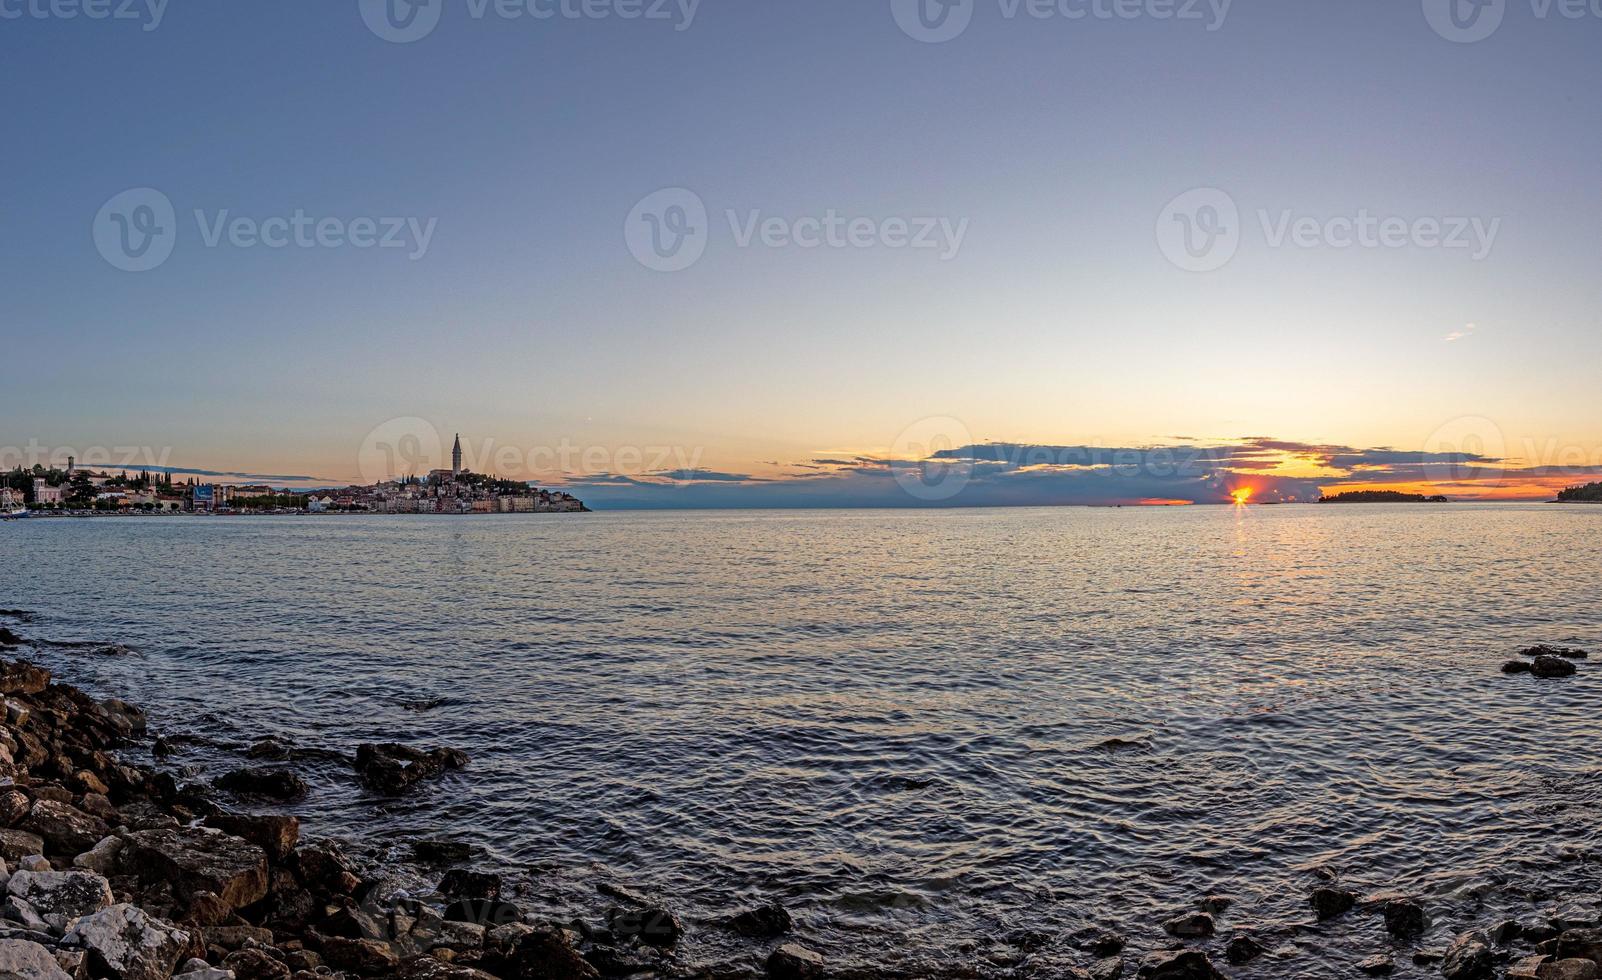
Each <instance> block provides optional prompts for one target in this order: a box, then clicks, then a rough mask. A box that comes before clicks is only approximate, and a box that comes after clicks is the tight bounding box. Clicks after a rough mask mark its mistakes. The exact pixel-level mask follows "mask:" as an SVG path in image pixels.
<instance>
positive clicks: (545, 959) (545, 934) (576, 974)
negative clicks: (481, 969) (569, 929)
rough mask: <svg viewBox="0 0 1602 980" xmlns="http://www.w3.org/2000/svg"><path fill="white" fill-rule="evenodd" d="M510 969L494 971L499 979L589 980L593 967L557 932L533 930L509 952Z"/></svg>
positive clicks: (563, 934) (597, 974)
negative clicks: (508, 977) (502, 977)
mask: <svg viewBox="0 0 1602 980" xmlns="http://www.w3.org/2000/svg"><path fill="white" fill-rule="evenodd" d="M511 960H512V969H513V970H514V971H515V972H501V971H497V973H499V974H500V975H502V976H516V977H527V978H531V980H532V978H535V977H539V978H543V980H593V978H595V977H599V976H600V974H599V973H598V972H596V969H595V967H593V966H591V965H590V964H589V962H588V961H586V960H585V959H584V957H582V956H580V955H579V954H578V951H577V950H575V949H574V948H573V943H572V940H570V939H569V938H568V936H567V933H565V932H563V931H562V930H560V929H537V930H535V931H534V932H530V933H528V934H527V935H525V936H524V937H523V938H522V939H519V940H518V942H517V946H516V947H514V949H513V951H512V956H511Z"/></svg>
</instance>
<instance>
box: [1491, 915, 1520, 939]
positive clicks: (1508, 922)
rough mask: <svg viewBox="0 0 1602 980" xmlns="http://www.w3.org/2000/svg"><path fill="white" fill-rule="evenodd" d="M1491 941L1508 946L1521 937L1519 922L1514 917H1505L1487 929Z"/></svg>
mask: <svg viewBox="0 0 1602 980" xmlns="http://www.w3.org/2000/svg"><path fill="white" fill-rule="evenodd" d="M1485 934H1486V936H1487V937H1489V938H1490V940H1491V942H1492V943H1493V944H1495V945H1497V946H1506V945H1508V944H1509V943H1512V942H1515V941H1517V939H1518V938H1519V924H1518V923H1517V922H1514V921H1513V920H1512V919H1503V920H1502V921H1501V922H1498V923H1497V924H1496V925H1494V926H1492V927H1491V928H1489V929H1487V930H1486V931H1485Z"/></svg>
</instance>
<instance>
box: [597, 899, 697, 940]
mask: <svg viewBox="0 0 1602 980" xmlns="http://www.w3.org/2000/svg"><path fill="white" fill-rule="evenodd" d="M606 925H607V928H608V929H610V930H611V931H612V934H613V935H614V936H617V937H618V938H620V939H626V938H629V937H636V938H638V939H639V941H640V942H642V943H645V944H646V945H647V946H663V947H666V946H672V945H673V944H674V943H677V942H678V941H679V938H680V937H681V936H683V935H684V925H683V924H682V923H680V922H679V920H678V917H677V916H675V915H674V914H673V913H672V912H669V911H668V910H667V909H664V908H659V907H649V908H643V909H617V908H614V909H611V910H610V911H608V912H607V914H606Z"/></svg>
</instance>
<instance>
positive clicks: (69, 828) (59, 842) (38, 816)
mask: <svg viewBox="0 0 1602 980" xmlns="http://www.w3.org/2000/svg"><path fill="white" fill-rule="evenodd" d="M22 826H23V828H24V829H26V830H31V831H33V832H34V833H36V834H38V835H39V836H40V837H43V838H44V842H45V844H46V845H48V846H49V847H50V849H51V850H52V851H61V852H64V853H67V854H81V853H82V852H84V851H87V850H89V849H90V848H91V847H94V846H95V845H96V844H98V843H99V842H100V841H101V840H103V839H104V838H105V837H106V836H107V835H109V834H110V833H111V828H110V827H108V826H106V822H105V821H104V820H101V819H100V818H99V817H95V816H91V815H89V814H87V813H84V812H83V811H82V810H80V809H78V808H77V807H75V806H71V805H69V804H66V803H57V802H56V801H54V800H35V801H34V804H33V809H32V810H29V811H28V817H27V819H26V820H24V821H23V824H22Z"/></svg>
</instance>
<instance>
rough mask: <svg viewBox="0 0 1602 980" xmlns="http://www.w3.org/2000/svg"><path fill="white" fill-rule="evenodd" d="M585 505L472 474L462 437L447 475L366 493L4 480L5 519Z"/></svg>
mask: <svg viewBox="0 0 1602 980" xmlns="http://www.w3.org/2000/svg"><path fill="white" fill-rule="evenodd" d="M588 510H589V508H587V507H585V506H584V503H583V501H581V500H579V499H578V498H577V497H574V496H573V495H572V494H570V493H566V492H564V491H560V490H542V489H538V488H535V487H533V486H530V485H529V484H527V483H523V482H519V481H516V480H503V479H500V478H498V477H494V476H487V475H485V474H482V473H474V472H472V471H470V470H468V469H466V468H465V467H464V466H463V465H462V442H461V438H460V437H457V440H456V444H455V446H454V447H453V449H452V451H451V466H450V468H449V469H435V470H430V471H428V472H427V473H422V474H418V475H415V476H404V477H398V478H396V479H393V480H387V481H383V482H380V483H375V484H369V485H350V486H343V487H329V488H319V489H314V490H290V489H285V488H275V487H272V486H269V485H267V484H263V483H254V484H227V483H212V482H201V481H200V480H199V479H197V478H194V477H191V478H189V479H188V480H177V479H174V477H173V474H172V473H171V472H159V471H151V470H140V471H138V472H129V471H127V470H123V471H119V472H116V473H112V472H109V471H102V470H93V469H87V468H83V467H79V466H78V465H77V461H76V460H75V459H72V458H70V457H69V458H68V460H67V462H66V465H65V467H64V468H53V467H45V466H44V465H42V464H36V465H34V466H33V467H32V468H30V469H24V468H22V467H20V466H19V467H16V468H15V469H13V470H11V471H10V472H8V473H3V474H0V517H4V518H13V519H14V518H18V517H23V516H28V517H57V516H61V517H67V516H72V517H83V516H91V515H114V514H123V515H139V514H201V515H218V514H331V513H345V514H348V513H360V514H566V513H584V512H587V511H588Z"/></svg>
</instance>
